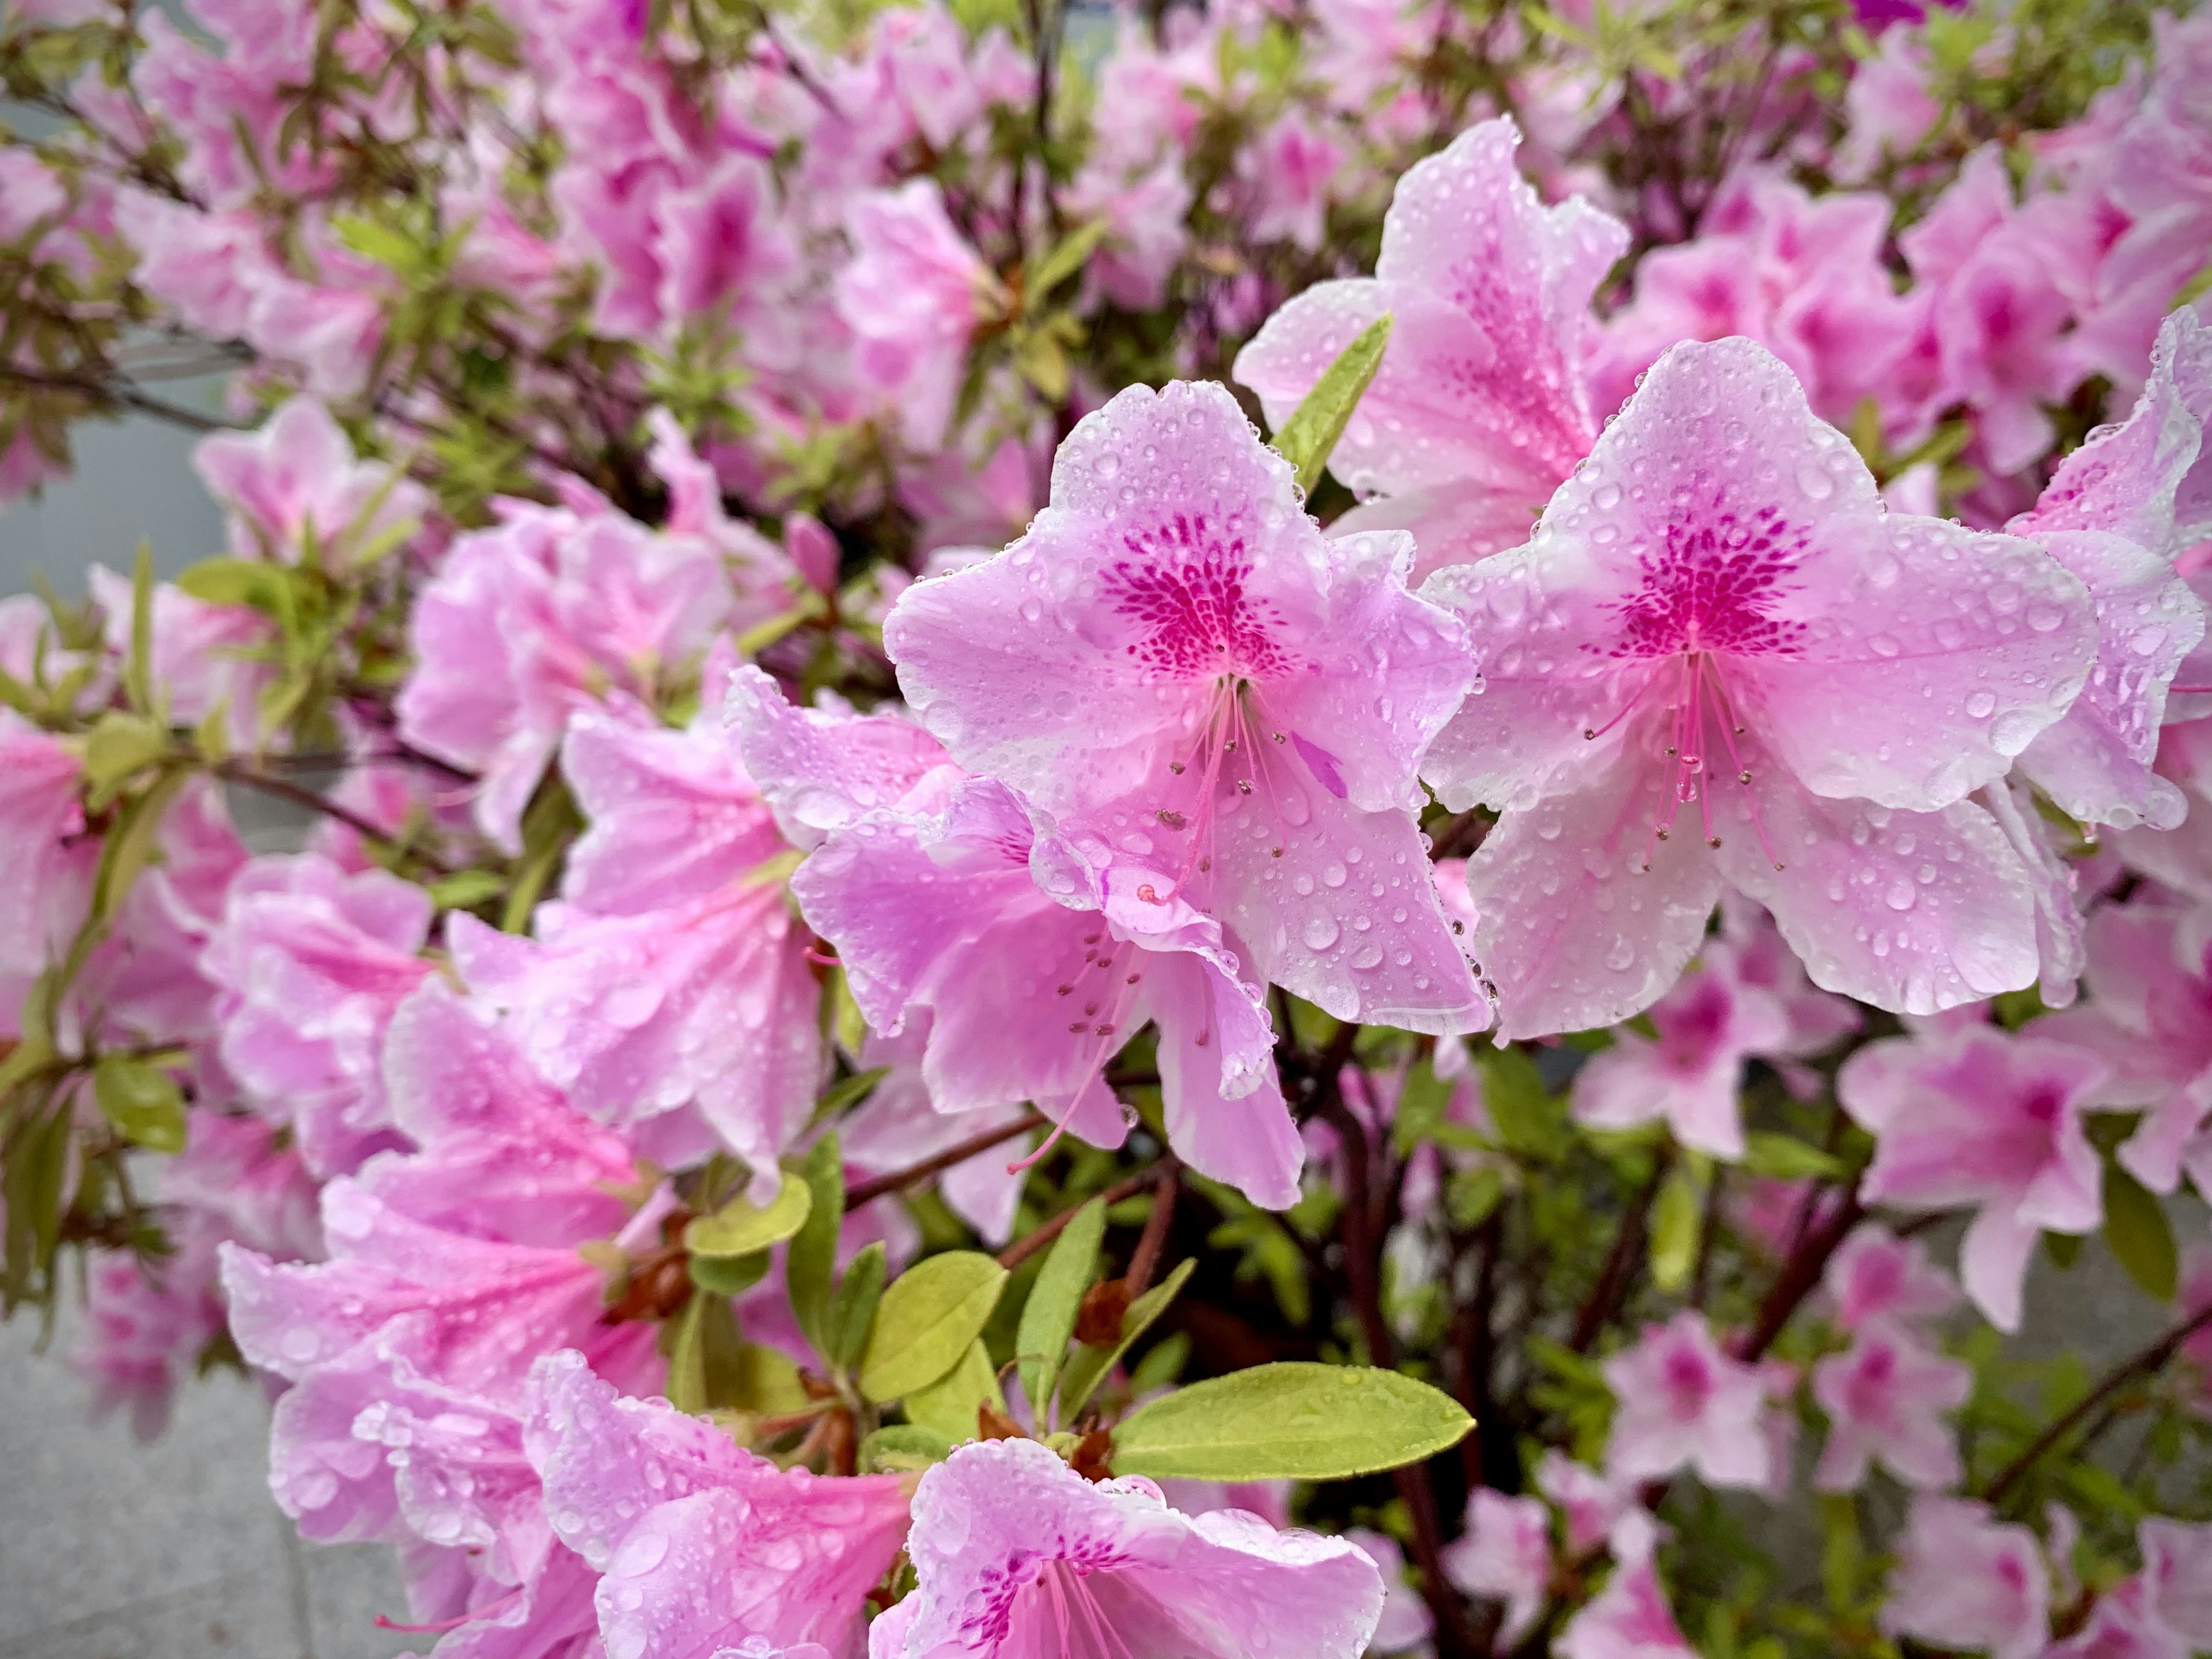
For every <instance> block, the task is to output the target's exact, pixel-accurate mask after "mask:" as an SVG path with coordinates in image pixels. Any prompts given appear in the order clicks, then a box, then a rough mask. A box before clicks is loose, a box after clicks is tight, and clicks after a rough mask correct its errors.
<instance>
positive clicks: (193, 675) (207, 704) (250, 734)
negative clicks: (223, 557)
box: [88, 565, 278, 750]
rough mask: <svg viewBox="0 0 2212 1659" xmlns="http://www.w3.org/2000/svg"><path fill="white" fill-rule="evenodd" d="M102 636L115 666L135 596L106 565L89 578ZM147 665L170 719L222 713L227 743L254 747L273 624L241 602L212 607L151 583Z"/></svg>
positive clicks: (272, 658) (271, 680)
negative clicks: (224, 712) (151, 625)
mask: <svg viewBox="0 0 2212 1659" xmlns="http://www.w3.org/2000/svg"><path fill="white" fill-rule="evenodd" d="M88 585H89V586H90V587H91V589H92V596H93V598H94V600H95V601H97V602H98V604H99V605H100V621H101V631H102V633H103V635H105V639H106V646H107V648H108V650H109V651H110V652H112V653H113V654H114V656H115V658H116V659H117V660H118V661H121V660H123V659H125V658H126V657H127V655H128V654H129V653H130V650H131V615H132V609H133V603H134V601H133V597H132V590H131V580H130V579H129V578H128V577H125V576H120V575H118V574H116V573H115V572H114V571H112V570H110V569H108V568H106V566H104V565H94V566H93V568H92V569H91V570H90V571H89V572H88ZM152 617H153V623H154V634H153V640H152V641H151V648H150V650H149V656H148V666H149V669H150V670H151V671H152V674H153V678H154V679H155V683H156V684H159V685H160V686H161V688H162V690H164V691H165V692H166V693H167V697H168V714H169V718H170V720H172V721H173V723H174V724H176V725H179V726H197V725H198V724H199V723H200V722H201V721H202V720H205V719H206V718H207V717H208V716H209V715H210V714H214V713H215V711H216V709H218V708H222V709H225V710H227V712H228V718H227V719H226V720H224V722H223V726H224V729H225V731H226V732H227V733H228V737H229V739H230V741H231V742H232V743H233V744H235V745H237V746H238V747H239V748H240V749H245V750H251V749H252V748H254V747H256V746H257V745H258V743H259V741H260V738H261V694H262V692H263V690H264V689H265V688H266V687H268V686H270V685H271V684H275V683H276V641H277V637H278V636H277V631H276V624H275V623H272V622H270V619H269V618H268V617H266V616H264V615H263V614H262V613H261V612H260V611H256V610H254V609H252V607H250V606H247V605H210V604H208V603H207V602H206V601H204V600H202V599H194V598H192V596H191V594H189V593H187V592H185V591H184V590H183V589H182V588H180V587H179V586H176V585H175V584H174V583H172V582H157V583H155V586H154V596H153V606H152Z"/></svg>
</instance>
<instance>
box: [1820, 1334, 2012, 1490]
mask: <svg viewBox="0 0 2212 1659" xmlns="http://www.w3.org/2000/svg"><path fill="white" fill-rule="evenodd" d="M1973 1389H1974V1374H1973V1370H1972V1368H1971V1367H1970V1366H1966V1365H1964V1364H1960V1362H1959V1361H1957V1360H1955V1359H1946V1358H1942V1356H1941V1355H1939V1354H1937V1353H1936V1352H1933V1351H1931V1350H1930V1349H1929V1348H1928V1347H1927V1346H1925V1345H1924V1344H1923V1342H1922V1341H1921V1340H1920V1339H1919V1338H1917V1337H1915V1336H1913V1335H1911V1334H1910V1333H1908V1332H1907V1331H1906V1330H1905V1328H1903V1327H1902V1326H1899V1325H1895V1324H1893V1323H1891V1322H1888V1321H1887V1320H1881V1319H1874V1320H1869V1321H1868V1322H1866V1323H1865V1324H1863V1325H1862V1326H1860V1327H1859V1330H1858V1334H1857V1337H1856V1338H1855V1339H1854V1340H1853V1341H1852V1343H1851V1346H1850V1349H1849V1351H1848V1352H1844V1353H1838V1354H1831V1355H1829V1356H1828V1357H1827V1358H1826V1359H1823V1360H1821V1361H1820V1364H1817V1365H1815V1366H1814V1367H1813V1398H1814V1400H1816V1401H1819V1402H1820V1409H1821V1410H1822V1411H1824V1412H1826V1413H1827V1414H1828V1442H1827V1444H1826V1446H1824V1447H1822V1448H1821V1450H1820V1468H1818V1469H1816V1470H1815V1471H1814V1474H1813V1486H1814V1489H1815V1490H1816V1491H1820V1492H1850V1491H1851V1490H1852V1489H1854V1488H1855V1487H1857V1486H1859V1484H1860V1483H1861V1482H1863V1480H1865V1479H1866V1477H1867V1470H1868V1468H1869V1466H1870V1465H1871V1464H1872V1463H1873V1462H1875V1460H1877V1459H1879V1460H1880V1461H1881V1465H1882V1467H1883V1468H1886V1469H1887V1470H1888V1471H1889V1472H1890V1473H1891V1474H1893V1475H1895V1476H1896V1477H1897V1478H1898V1479H1899V1480H1901V1481H1903V1482H1904V1483H1905V1485H1906V1486H1915V1487H1918V1488H1920V1489H1921V1490H1923V1491H1926V1490H1930V1489H1934V1488H1940V1487H1943V1486H1950V1485H1951V1484H1952V1483H1954V1481H1956V1480H1958V1479H1959V1476H1960V1462H1959V1448H1958V1445H1957V1443H1955V1441H1954V1439H1953V1437H1952V1433H1951V1429H1950V1426H1949V1425H1948V1424H1947V1423H1945V1422H1944V1421H1943V1419H1942V1413H1945V1412H1948V1411H1955V1410H1957V1409H1958V1407H1960V1406H1963V1405H1965V1404H1966V1396H1967V1395H1970V1394H1972V1392H1973Z"/></svg>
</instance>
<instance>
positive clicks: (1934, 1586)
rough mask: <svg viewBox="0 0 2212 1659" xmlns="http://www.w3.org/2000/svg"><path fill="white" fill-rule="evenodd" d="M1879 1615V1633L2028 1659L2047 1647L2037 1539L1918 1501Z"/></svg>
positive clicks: (1968, 1509)
mask: <svg viewBox="0 0 2212 1659" xmlns="http://www.w3.org/2000/svg"><path fill="white" fill-rule="evenodd" d="M1888 1591H1889V1594H1888V1599H1887V1601H1884V1602H1883V1604H1882V1607H1881V1615H1880V1616H1881V1628H1882V1630H1883V1632H1884V1633H1885V1634H1887V1635H1888V1636H1890V1637H1892V1638H1896V1637H1899V1636H1909V1637H1913V1638H1917V1639H1918V1640H1920V1641H1923V1642H1926V1643H1929V1644H1931V1645H1933V1646H1936V1647H1942V1648H1971V1649H1976V1650H1984V1651H1986V1652H1987V1653H1989V1655H1990V1659H2033V1656H2034V1655H2037V1654H2039V1653H2040V1652H2041V1651H2042V1650H2043V1645H2044V1644H2045V1641H2046V1640H2048V1639H2049V1634H2050V1630H2049V1608H2050V1599H2051V1578H2050V1573H2049V1571H2048V1570H2047V1569H2046V1568H2045V1565H2044V1560H2043V1551H2042V1549H2041V1548H2040V1547H2039V1545H2038V1544H2037V1542H2036V1538H2035V1534H2033V1533H2032V1532H2030V1531H2029V1530H2028V1529H2027V1528H2026V1527H2015V1526H2007V1525H2001V1524H1999V1523H1997V1522H1993V1521H1991V1520H1990V1511H1989V1507H1988V1505H1986V1504H1977V1503H1969V1502H1966V1501H1964V1500H1962V1499H1959V1498H1935V1497H1929V1496H1928V1495H1926V1494H1923V1495H1921V1496H1919V1497H1917V1498H1914V1499H1913V1500H1912V1509H1911V1513H1910V1514H1909V1515H1908V1516H1907V1517H1906V1521H1905V1533H1904V1535H1903V1537H1902V1538H1901V1539H1900V1540H1899V1543H1898V1564H1897V1567H1896V1569H1895V1571H1893V1572H1892V1573H1891V1575H1890V1580H1889V1586H1888Z"/></svg>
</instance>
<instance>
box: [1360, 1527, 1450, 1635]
mask: <svg viewBox="0 0 2212 1659" xmlns="http://www.w3.org/2000/svg"><path fill="white" fill-rule="evenodd" d="M1344 1537H1345V1541H1346V1543H1348V1544H1350V1545H1352V1547H1353V1548H1355V1549H1357V1550H1358V1552H1359V1553H1361V1554H1362V1555H1364V1556H1365V1557H1366V1558H1367V1559H1369V1560H1370V1561H1372V1562H1373V1563H1374V1564H1375V1570H1376V1571H1377V1572H1379V1573H1381V1574H1382V1575H1383V1615H1382V1617H1381V1618H1379V1619H1377V1620H1376V1621H1375V1633H1374V1634H1373V1635H1372V1636H1370V1637H1369V1638H1367V1651H1368V1652H1370V1653H1371V1654H1392V1653H1410V1652H1412V1651H1413V1650H1416V1649H1419V1650H1421V1651H1423V1652H1426V1651H1427V1650H1426V1648H1425V1647H1424V1645H1423V1644H1425V1643H1426V1642H1427V1641H1428V1639H1429V1638H1430V1637H1431V1636H1433V1635H1434V1634H1435V1633H1436V1628H1437V1623H1436V1615H1435V1614H1434V1613H1431V1612H1430V1611H1429V1604H1428V1603H1427V1602H1425V1601H1423V1600H1421V1593H1420V1592H1419V1590H1417V1589H1414V1588H1413V1585H1412V1583H1409V1582H1408V1581H1407V1577H1406V1553H1405V1551H1404V1550H1402V1549H1401V1548H1399V1547H1398V1541H1397V1540H1396V1539H1395V1538H1392V1537H1390V1536H1389V1534H1384V1533H1379V1532H1375V1531H1373V1530H1371V1529H1370V1528H1366V1527H1354V1528H1352V1529H1351V1530H1350V1531H1348V1532H1346V1534H1344Z"/></svg>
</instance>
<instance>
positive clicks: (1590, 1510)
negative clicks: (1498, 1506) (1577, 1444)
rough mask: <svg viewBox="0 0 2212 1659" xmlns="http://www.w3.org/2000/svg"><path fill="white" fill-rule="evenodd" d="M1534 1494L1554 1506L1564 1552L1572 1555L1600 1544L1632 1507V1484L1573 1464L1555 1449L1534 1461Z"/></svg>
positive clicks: (1633, 1496)
mask: <svg viewBox="0 0 2212 1659" xmlns="http://www.w3.org/2000/svg"><path fill="white" fill-rule="evenodd" d="M1536 1490H1537V1491H1538V1492H1541V1493H1543V1494H1544V1496H1545V1497H1547V1498H1549V1499H1551V1501H1552V1502H1553V1504H1555V1505H1557V1507H1558V1509H1559V1516H1560V1518H1561V1520H1562V1521H1563V1522H1564V1523H1565V1525H1564V1526H1563V1528H1562V1531H1563V1532H1564V1534H1565V1539H1566V1546H1567V1549H1568V1552H1569V1553H1571V1554H1574V1555H1581V1554H1584V1553H1587V1552H1589V1551H1590V1550H1593V1549H1595V1548H1596V1547H1598V1545H1600V1544H1601V1543H1603V1542H1604V1541H1606V1539H1607V1538H1608V1537H1610V1536H1611V1535H1612V1533H1613V1528H1614V1527H1615V1526H1616V1525H1618V1524H1619V1523H1620V1519H1621V1517H1622V1516H1625V1515H1626V1514H1627V1513H1628V1512H1629V1510H1632V1508H1634V1507H1635V1504H1636V1489H1635V1486H1634V1485H1633V1483H1632V1482H1628V1481H1623V1480H1614V1479H1613V1478H1612V1477H1610V1476H1608V1475H1606V1474H1601V1473H1600V1472H1599V1471H1598V1470H1596V1469H1594V1468H1590V1466H1589V1464H1587V1463H1577V1462H1575V1460H1574V1459H1573V1458H1571V1457H1570V1456H1568V1455H1566V1454H1565V1452H1563V1451H1561V1450H1559V1449H1558V1448H1557V1447H1553V1449H1550V1450H1548V1451H1547V1452H1546V1453H1545V1454H1544V1455H1543V1456H1542V1457H1541V1458H1539V1459H1538V1460H1537V1462H1536Z"/></svg>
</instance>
